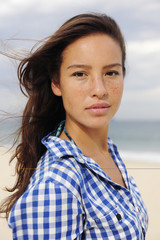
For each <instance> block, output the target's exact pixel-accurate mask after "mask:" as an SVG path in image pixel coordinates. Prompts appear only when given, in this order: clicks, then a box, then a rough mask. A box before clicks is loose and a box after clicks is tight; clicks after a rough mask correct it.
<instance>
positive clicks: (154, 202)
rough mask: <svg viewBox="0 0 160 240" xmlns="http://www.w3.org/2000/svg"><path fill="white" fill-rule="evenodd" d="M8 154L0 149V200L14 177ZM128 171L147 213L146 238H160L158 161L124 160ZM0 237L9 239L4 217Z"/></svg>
mask: <svg viewBox="0 0 160 240" xmlns="http://www.w3.org/2000/svg"><path fill="white" fill-rule="evenodd" d="M9 158H10V154H9V153H7V154H5V155H4V149H3V150H0V162H1V165H0V166H1V167H0V201H2V199H4V197H6V196H7V193H6V192H5V191H3V188H4V187H5V186H8V187H9V186H12V184H13V182H14V179H15V177H14V176H12V175H13V174H14V164H12V165H11V166H9ZM124 161H125V163H126V166H127V168H128V172H129V174H130V175H132V176H133V177H134V179H135V180H136V183H137V185H138V187H139V189H140V191H141V195H142V197H143V200H144V202H145V204H146V206H147V209H148V214H149V228H148V232H147V236H146V240H159V239H160V227H159V223H160V204H159V202H160V191H159V186H160V163H147V162H138V161H127V160H125V159H124ZM0 239H1V240H11V239H12V233H11V231H10V229H9V228H8V225H7V222H6V220H5V219H0Z"/></svg>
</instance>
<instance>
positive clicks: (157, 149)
mask: <svg viewBox="0 0 160 240" xmlns="http://www.w3.org/2000/svg"><path fill="white" fill-rule="evenodd" d="M20 121H21V119H20V118H11V119H8V120H5V121H0V146H2V145H3V146H9V147H10V146H11V144H12V143H13V139H14V137H15V135H14V132H15V131H16V130H17V129H18V128H19V127H20ZM109 136H110V138H111V139H112V140H113V141H114V143H115V144H116V145H117V146H118V149H119V152H120V154H121V155H122V156H124V157H127V158H132V159H133V160H134V159H136V158H137V159H142V160H145V161H158V162H160V121H148V122H147V121H118V120H116V121H115V120H113V121H111V124H110V130H109Z"/></svg>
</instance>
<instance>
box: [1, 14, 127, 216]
mask: <svg viewBox="0 0 160 240" xmlns="http://www.w3.org/2000/svg"><path fill="white" fill-rule="evenodd" d="M94 33H104V34H107V35H109V36H110V37H112V38H113V39H114V40H116V41H117V43H118V44H119V45H120V47H121V51H122V65H123V73H124V74H125V57H126V52H125V43H124V39H123V36H122V33H121V31H120V29H119V27H118V25H117V23H116V22H115V21H114V20H113V19H112V18H111V17H109V16H107V15H105V14H80V15H77V16H75V17H73V18H71V19H70V20H68V21H67V22H65V23H64V24H63V25H62V26H61V27H60V28H59V29H58V30H57V31H56V32H55V33H54V34H53V35H52V36H51V37H49V38H48V39H47V40H45V41H44V44H42V45H41V46H40V47H39V48H36V50H35V51H34V52H32V53H31V54H30V56H29V57H27V58H25V59H23V60H22V61H21V63H20V64H19V67H18V79H19V82H20V88H21V90H22V92H23V93H24V94H25V95H26V96H27V97H28V102H27V104H26V107H25V109H24V112H23V117H22V124H21V128H20V130H19V133H18V138H19V139H20V144H19V145H18V146H17V148H16V151H15V153H14V155H13V156H12V158H11V161H12V160H13V159H14V158H16V159H17V164H16V173H17V180H16V183H15V185H14V186H13V188H11V189H8V191H10V192H14V193H12V195H11V196H10V197H8V198H7V200H5V202H4V203H3V204H2V205H1V208H0V212H1V213H5V214H6V217H8V214H9V212H10V210H11V208H12V207H13V205H14V203H15V202H16V201H17V199H18V198H19V197H20V196H21V195H22V194H23V193H24V191H25V190H26V188H27V186H28V184H29V180H30V177H31V176H32V174H33V172H34V170H35V168H36V166H37V162H38V161H39V159H40V157H41V156H42V155H43V154H44V152H45V150H46V149H45V147H44V146H43V145H42V143H41V139H42V138H43V137H44V136H45V135H46V134H48V133H49V132H50V131H52V130H53V129H55V127H56V126H57V124H58V123H59V122H60V121H61V120H64V119H65V110H64V107H63V103H62V98H61V97H57V96H55V95H54V94H53V92H52V90H51V82H52V81H53V82H54V83H57V84H58V83H59V79H60V76H59V69H60V66H61V63H62V60H63V59H62V53H63V51H64V49H65V48H66V47H67V46H68V45H69V44H71V43H72V42H74V41H75V40H77V39H79V38H81V37H83V36H87V35H90V34H94Z"/></svg>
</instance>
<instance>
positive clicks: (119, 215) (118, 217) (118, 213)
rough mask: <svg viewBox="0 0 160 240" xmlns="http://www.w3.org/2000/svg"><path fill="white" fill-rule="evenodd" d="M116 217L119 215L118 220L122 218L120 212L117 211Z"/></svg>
mask: <svg viewBox="0 0 160 240" xmlns="http://www.w3.org/2000/svg"><path fill="white" fill-rule="evenodd" d="M116 217H117V219H118V221H120V220H121V219H122V217H121V215H120V214H119V213H117V215H116Z"/></svg>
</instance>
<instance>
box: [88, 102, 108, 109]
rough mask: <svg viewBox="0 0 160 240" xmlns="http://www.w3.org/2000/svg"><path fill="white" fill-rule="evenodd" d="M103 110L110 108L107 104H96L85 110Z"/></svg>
mask: <svg viewBox="0 0 160 240" xmlns="http://www.w3.org/2000/svg"><path fill="white" fill-rule="evenodd" d="M103 108H110V105H109V104H108V103H96V104H93V105H91V106H89V107H87V108H86V109H87V110H89V109H103Z"/></svg>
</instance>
